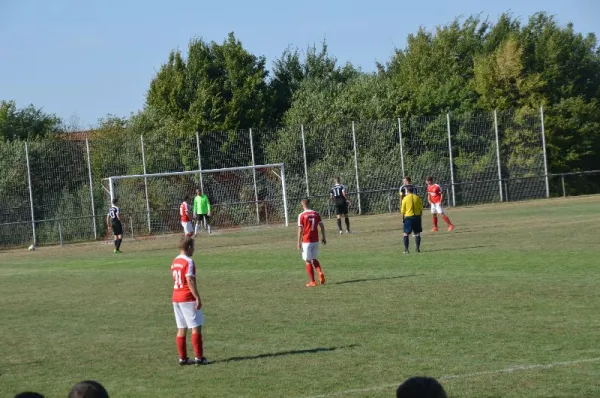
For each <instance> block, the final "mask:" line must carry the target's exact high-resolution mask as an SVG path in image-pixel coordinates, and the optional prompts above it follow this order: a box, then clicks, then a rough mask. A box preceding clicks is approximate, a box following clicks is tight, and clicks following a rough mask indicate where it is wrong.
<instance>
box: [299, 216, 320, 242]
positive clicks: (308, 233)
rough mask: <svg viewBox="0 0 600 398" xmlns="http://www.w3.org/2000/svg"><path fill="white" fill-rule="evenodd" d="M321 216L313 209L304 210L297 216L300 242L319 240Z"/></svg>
mask: <svg viewBox="0 0 600 398" xmlns="http://www.w3.org/2000/svg"><path fill="white" fill-rule="evenodd" d="M322 223H323V221H322V220H321V216H320V215H319V213H317V212H316V211H314V210H305V211H303V212H302V213H300V215H299V216H298V227H300V228H302V242H304V243H315V242H318V241H319V229H318V226H319V224H322Z"/></svg>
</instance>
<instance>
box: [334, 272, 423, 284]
mask: <svg viewBox="0 0 600 398" xmlns="http://www.w3.org/2000/svg"><path fill="white" fill-rule="evenodd" d="M422 275H425V274H411V275H398V276H382V277H379V278H364V279H351V280H348V281H340V282H333V283H329V285H344V284H346V283H359V282H371V281H383V280H387V279H401V278H410V277H413V276H422Z"/></svg>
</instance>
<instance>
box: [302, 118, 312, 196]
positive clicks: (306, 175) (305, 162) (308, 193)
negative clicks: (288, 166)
mask: <svg viewBox="0 0 600 398" xmlns="http://www.w3.org/2000/svg"><path fill="white" fill-rule="evenodd" d="M300 132H301V133H302V155H303V157H304V179H305V180H306V197H307V198H309V197H310V189H309V188H308V163H307V160H306V143H305V141H304V125H301V126H300Z"/></svg>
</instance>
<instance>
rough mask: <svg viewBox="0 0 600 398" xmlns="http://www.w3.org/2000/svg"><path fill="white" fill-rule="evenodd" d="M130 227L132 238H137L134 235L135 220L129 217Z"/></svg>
mask: <svg viewBox="0 0 600 398" xmlns="http://www.w3.org/2000/svg"><path fill="white" fill-rule="evenodd" d="M129 229H131V239H132V240H135V236H134V235H133V220H132V219H131V217H129Z"/></svg>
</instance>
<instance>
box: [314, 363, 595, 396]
mask: <svg viewBox="0 0 600 398" xmlns="http://www.w3.org/2000/svg"><path fill="white" fill-rule="evenodd" d="M589 362H600V357H597V358H588V359H578V360H575V361H565V362H552V363H547V364H534V365H515V366H511V367H509V368H504V369H498V370H488V371H484V372H474V373H465V374H460V375H448V376H441V377H438V378H437V379H438V380H440V381H444V380H454V379H466V378H469V377H477V376H487V375H496V374H501V373H513V372H520V371H527V370H537V369H552V368H555V367H559V366H569V365H578V364H582V363H589ZM400 382H402V380H398V382H397V383H394V384H385V385H380V386H374V387H367V388H357V389H353V390H345V391H337V392H333V393H331V394H323V395H312V396H309V397H305V398H327V397H335V396H340V395H346V394H353V393H361V392H371V391H377V390H383V389H386V388H392V387H398V386H399V385H400Z"/></svg>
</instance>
